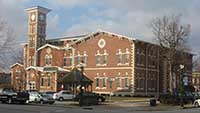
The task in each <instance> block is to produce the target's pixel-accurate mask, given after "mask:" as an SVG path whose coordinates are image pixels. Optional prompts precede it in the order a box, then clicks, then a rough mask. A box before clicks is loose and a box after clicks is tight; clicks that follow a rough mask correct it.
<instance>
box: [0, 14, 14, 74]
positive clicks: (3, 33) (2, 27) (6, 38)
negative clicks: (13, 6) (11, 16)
mask: <svg viewBox="0 0 200 113" xmlns="http://www.w3.org/2000/svg"><path fill="white" fill-rule="evenodd" d="M14 38H15V34H14V31H13V29H12V28H11V27H10V26H9V25H8V24H7V23H6V22H5V21H3V20H1V18H0V71H4V70H5V69H6V68H8V67H9V66H10V65H8V64H9V63H8V62H9V61H10V59H8V56H9V55H11V53H12V50H13V47H14V45H15V43H14V42H15V41H14Z"/></svg>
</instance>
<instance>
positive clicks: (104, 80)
mask: <svg viewBox="0 0 200 113" xmlns="http://www.w3.org/2000/svg"><path fill="white" fill-rule="evenodd" d="M103 87H106V78H103Z"/></svg>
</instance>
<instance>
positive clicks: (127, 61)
mask: <svg viewBox="0 0 200 113" xmlns="http://www.w3.org/2000/svg"><path fill="white" fill-rule="evenodd" d="M125 63H126V64H128V63H129V54H126V55H125Z"/></svg>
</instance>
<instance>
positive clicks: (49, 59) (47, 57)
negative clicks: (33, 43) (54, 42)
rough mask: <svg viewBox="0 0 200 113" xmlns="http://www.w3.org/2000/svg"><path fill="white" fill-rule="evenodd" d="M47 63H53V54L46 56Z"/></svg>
mask: <svg viewBox="0 0 200 113" xmlns="http://www.w3.org/2000/svg"><path fill="white" fill-rule="evenodd" d="M45 64H46V65H51V64H52V55H46V56H45Z"/></svg>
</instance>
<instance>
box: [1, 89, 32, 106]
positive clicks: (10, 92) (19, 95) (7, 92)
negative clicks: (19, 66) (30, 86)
mask: <svg viewBox="0 0 200 113" xmlns="http://www.w3.org/2000/svg"><path fill="white" fill-rule="evenodd" d="M27 100H29V94H28V92H25V91H20V92H16V91H14V89H12V88H0V101H1V102H2V103H9V104H11V103H14V102H19V103H21V104H25V103H26V101H27Z"/></svg>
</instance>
